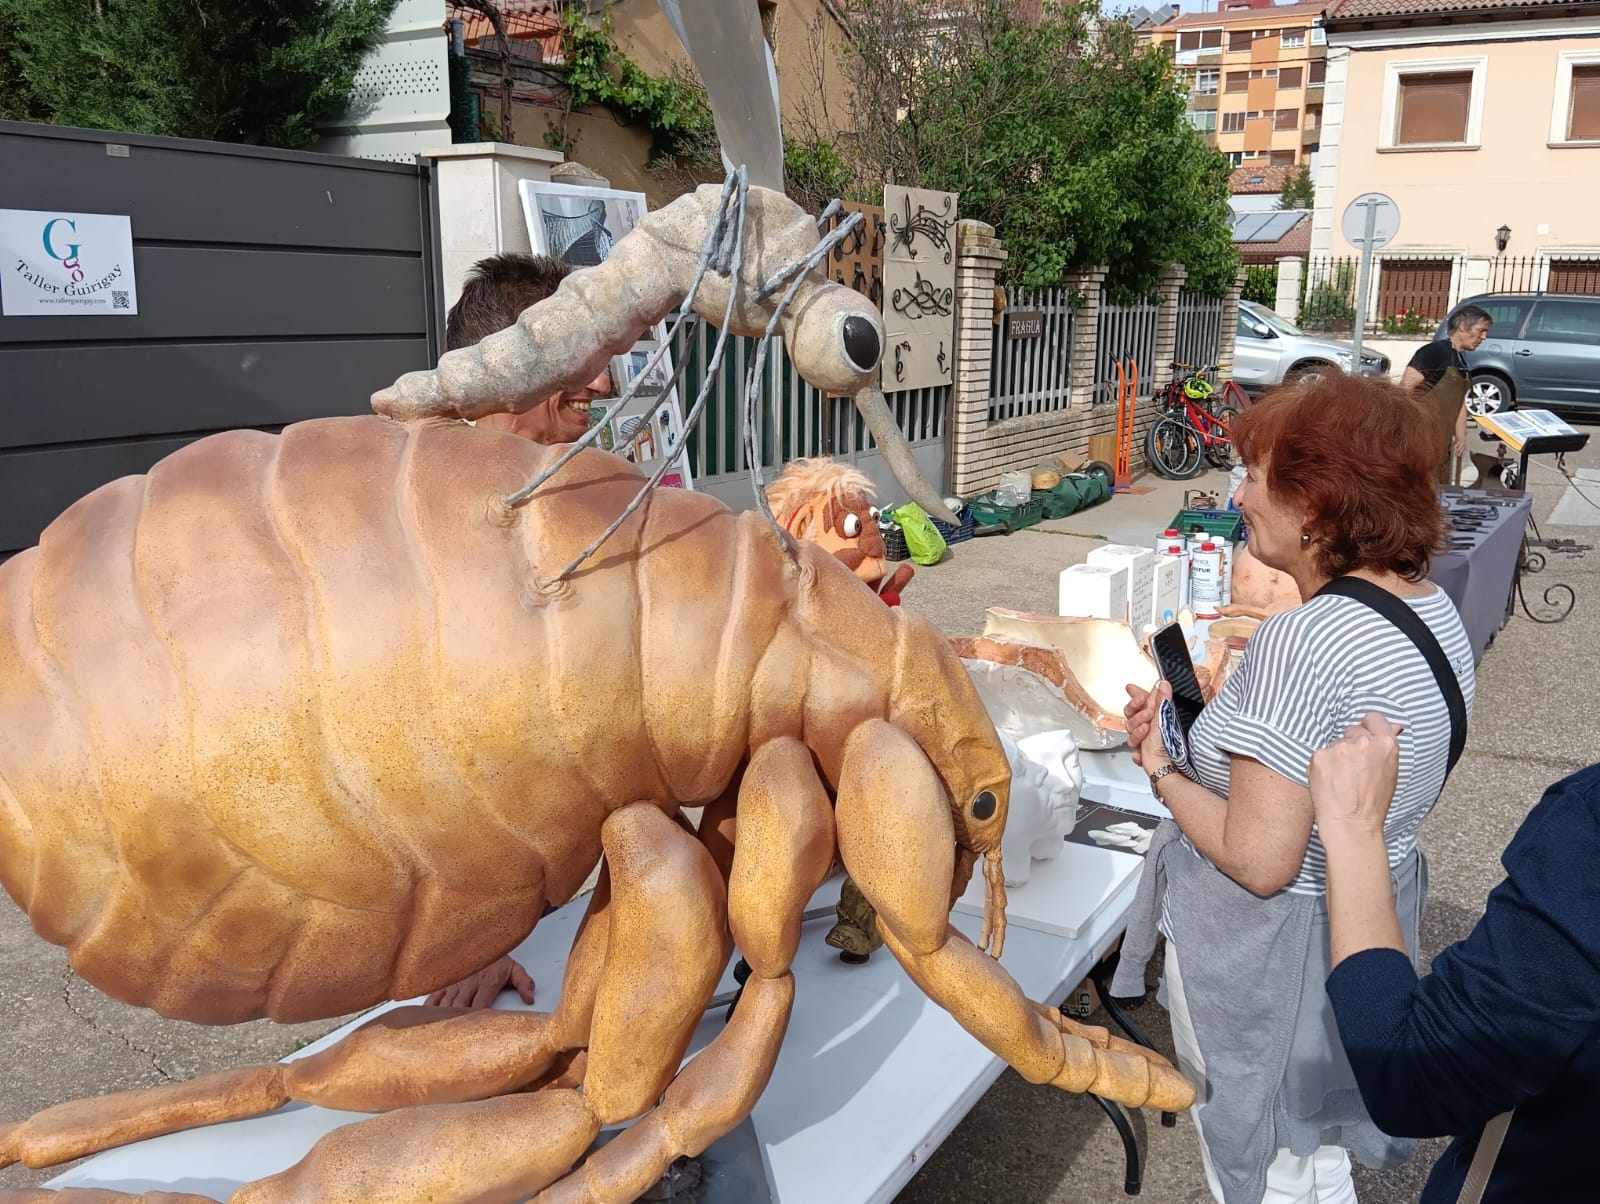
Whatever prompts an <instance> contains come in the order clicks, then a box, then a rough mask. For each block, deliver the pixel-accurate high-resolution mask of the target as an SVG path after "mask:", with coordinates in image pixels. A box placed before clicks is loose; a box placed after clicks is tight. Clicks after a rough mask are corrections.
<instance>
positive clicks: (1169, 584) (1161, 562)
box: [1146, 556, 1186, 628]
mask: <svg viewBox="0 0 1600 1204" xmlns="http://www.w3.org/2000/svg"><path fill="white" fill-rule="evenodd" d="M1185 565H1186V562H1185V561H1184V559H1183V557H1181V556H1157V557H1156V566H1155V574H1154V577H1153V578H1152V581H1153V584H1152V587H1151V590H1150V614H1149V615H1148V616H1147V620H1146V621H1147V622H1149V623H1150V624H1151V625H1152V626H1154V627H1158V628H1159V627H1163V626H1165V625H1166V624H1168V623H1170V622H1172V620H1174V619H1176V618H1177V617H1178V611H1179V610H1181V609H1182V608H1183V573H1184V568H1185Z"/></svg>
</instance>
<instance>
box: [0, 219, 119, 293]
mask: <svg viewBox="0 0 1600 1204" xmlns="http://www.w3.org/2000/svg"><path fill="white" fill-rule="evenodd" d="M0 257H3V258H0V314H4V315H5V316H6V317H8V318H10V317H16V316H18V315H21V314H54V315H56V316H61V315H64V314H110V315H115V316H118V317H120V316H122V315H124V314H126V315H130V316H131V315H133V314H136V313H138V312H139V294H138V292H137V290H136V289H135V288H134V283H133V226H132V224H131V223H130V222H129V221H128V219H127V217H125V216H121V215H118V214H113V213H57V212H53V211H49V210H37V209H0Z"/></svg>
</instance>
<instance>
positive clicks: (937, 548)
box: [894, 502, 945, 565]
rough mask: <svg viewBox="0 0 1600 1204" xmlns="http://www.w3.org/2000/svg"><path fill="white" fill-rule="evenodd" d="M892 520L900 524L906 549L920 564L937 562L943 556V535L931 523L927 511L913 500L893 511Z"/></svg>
mask: <svg viewBox="0 0 1600 1204" xmlns="http://www.w3.org/2000/svg"><path fill="white" fill-rule="evenodd" d="M894 521H895V522H897V523H899V524H900V533H901V534H902V535H904V536H905V539H906V551H908V552H910V553H911V559H912V560H913V561H914V562H916V563H917V564H920V565H930V564H938V563H939V561H940V560H941V559H943V557H944V549H945V542H944V536H943V535H940V534H939V528H938V527H936V526H934V525H933V520H932V519H931V518H929V517H928V512H927V511H926V510H924V509H923V508H922V507H921V506H919V505H917V504H916V503H915V502H907V503H906V504H905V505H904V506H901V507H900V508H899V509H897V510H896V511H895V512H894Z"/></svg>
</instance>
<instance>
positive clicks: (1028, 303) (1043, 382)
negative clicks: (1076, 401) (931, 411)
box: [989, 288, 1076, 422]
mask: <svg viewBox="0 0 1600 1204" xmlns="http://www.w3.org/2000/svg"><path fill="white" fill-rule="evenodd" d="M1071 297H1072V294H1071V291H1070V290H1068V289H1061V288H1051V289H1021V288H1008V289H1007V290H1006V310H1005V313H1004V315H1002V318H1001V323H1000V327H999V329H998V330H996V331H995V339H994V347H993V350H992V351H991V353H990V362H989V371H990V375H989V397H990V401H989V421H990V422H1000V421H1002V420H1003V419H1006V418H1020V417H1022V416H1023V415H1026V414H1044V413H1049V412H1050V411H1053V410H1065V409H1067V408H1068V406H1069V405H1070V404H1071V401H1072V389H1071V384H1072V331H1073V326H1074V322H1075V318H1076V311H1075V310H1074V308H1073V306H1072V303H1071ZM1024 324H1026V325H1027V327H1028V333H1027V334H1026V336H1025V337H1018V335H1019V334H1021V333H1022V332H1023V329H1024ZM1034 326H1038V327H1039V333H1038V334H1037V335H1035V334H1033V333H1032V328H1033V327H1034Z"/></svg>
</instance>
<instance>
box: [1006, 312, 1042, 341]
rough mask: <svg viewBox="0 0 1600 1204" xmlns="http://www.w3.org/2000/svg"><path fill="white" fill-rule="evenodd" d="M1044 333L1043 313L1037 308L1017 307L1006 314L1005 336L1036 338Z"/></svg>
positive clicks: (1009, 337) (1010, 337) (1011, 337)
mask: <svg viewBox="0 0 1600 1204" xmlns="http://www.w3.org/2000/svg"><path fill="white" fill-rule="evenodd" d="M1042 334H1044V314H1043V313H1042V312H1041V311H1040V310H1037V309H1017V310H1012V311H1011V312H1010V313H1008V314H1007V315H1006V338H1008V339H1036V338H1038V337H1039V336H1041V335H1042Z"/></svg>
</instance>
